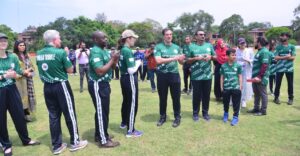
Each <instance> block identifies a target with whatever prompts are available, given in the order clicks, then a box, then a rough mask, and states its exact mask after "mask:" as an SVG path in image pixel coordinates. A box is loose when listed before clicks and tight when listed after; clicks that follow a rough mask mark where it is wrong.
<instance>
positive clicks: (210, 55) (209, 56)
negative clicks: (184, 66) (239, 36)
mask: <svg viewBox="0 0 300 156" xmlns="http://www.w3.org/2000/svg"><path fill="white" fill-rule="evenodd" d="M195 38H196V41H197V42H196V43H195V44H193V45H192V46H191V47H190V53H189V54H188V56H187V57H188V62H189V63H190V64H191V72H192V75H191V80H192V86H193V120H194V121H198V120H199V110H200V103H201V101H202V116H203V118H204V119H205V120H206V121H209V120H210V116H209V114H208V110H209V101H210V91H211V83H212V69H211V62H212V61H211V60H215V59H216V56H215V51H214V48H213V46H212V45H211V44H210V43H207V42H205V32H204V31H201V30H199V31H196V33H195Z"/></svg>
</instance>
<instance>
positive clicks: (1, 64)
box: [0, 52, 23, 88]
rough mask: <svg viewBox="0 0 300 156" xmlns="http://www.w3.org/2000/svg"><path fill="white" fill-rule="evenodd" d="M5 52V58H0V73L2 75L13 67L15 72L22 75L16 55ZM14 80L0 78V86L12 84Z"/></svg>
mask: <svg viewBox="0 0 300 156" xmlns="http://www.w3.org/2000/svg"><path fill="white" fill-rule="evenodd" d="M6 54H7V57H6V58H0V75H4V74H5V73H6V72H7V71H8V70H9V69H13V70H14V71H16V73H17V74H19V75H23V71H22V69H21V67H20V64H19V58H18V56H17V55H15V54H13V53H9V52H6ZM15 82H16V81H15V79H2V80H0V88H2V87H5V86H8V85H12V84H14V83H15Z"/></svg>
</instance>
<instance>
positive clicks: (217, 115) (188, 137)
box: [8, 51, 300, 156]
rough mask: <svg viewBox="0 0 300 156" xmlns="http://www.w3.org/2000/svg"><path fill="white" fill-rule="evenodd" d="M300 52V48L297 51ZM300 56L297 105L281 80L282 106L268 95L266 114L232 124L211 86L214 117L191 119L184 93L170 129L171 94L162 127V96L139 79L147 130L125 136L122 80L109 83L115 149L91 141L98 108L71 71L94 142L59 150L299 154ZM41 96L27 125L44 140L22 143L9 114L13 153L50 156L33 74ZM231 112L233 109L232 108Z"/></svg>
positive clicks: (89, 155)
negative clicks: (289, 100) (176, 119)
mask: <svg viewBox="0 0 300 156" xmlns="http://www.w3.org/2000/svg"><path fill="white" fill-rule="evenodd" d="M299 54H300V51H298V56H299ZM299 66H300V60H299V59H296V63H295V78H294V92H295V93H294V94H295V99H294V105H293V106H288V105H287V104H286V103H285V102H286V101H287V88H286V86H287V84H286V79H285V78H284V79H283V84H282V89H281V97H280V99H281V101H282V102H283V103H282V104H281V105H276V104H274V103H273V102H272V100H273V97H272V96H269V105H268V115H267V116H264V117H255V116H252V115H249V114H247V113H245V111H242V112H241V115H240V122H239V124H238V126H236V127H231V126H230V124H229V123H227V124H224V123H223V122H222V120H221V117H222V115H223V105H222V104H221V103H216V102H215V100H214V95H213V91H212V93H211V102H210V111H209V113H210V114H211V116H212V120H211V121H210V122H204V121H203V119H202V118H201V119H200V121H199V122H193V120H192V99H191V96H187V95H182V96H181V108H182V123H181V125H180V126H179V127H178V128H172V126H171V124H172V120H173V110H172V103H171V99H170V96H169V100H168V120H167V122H166V123H165V124H164V125H163V126H162V127H159V128H158V127H156V121H157V119H158V118H159V115H158V95H157V93H151V90H150V83H145V82H144V83H141V82H140V83H139V111H138V115H137V118H136V128H137V129H139V130H143V131H144V133H145V134H144V136H142V137H141V138H134V139H132V138H130V139H127V138H125V136H124V134H125V131H124V130H121V129H119V124H120V121H121V115H120V109H121V100H122V95H121V90H120V83H119V81H116V80H112V82H111V88H112V93H111V107H110V123H109V133H110V134H113V135H114V136H115V139H114V140H117V141H120V143H121V146H120V147H118V148H114V149H101V148H98V147H97V144H96V143H95V142H94V141H93V140H94V139H93V136H94V108H93V104H92V101H91V98H90V95H89V94H88V91H87V89H86V88H87V87H86V83H85V84H84V85H85V91H84V92H83V93H81V94H80V93H79V76H70V78H69V80H70V83H71V85H72V89H73V93H74V96H75V101H76V112H77V117H78V125H79V133H80V136H81V138H83V139H87V140H88V141H89V142H90V143H89V145H88V147H87V148H86V149H84V150H81V151H78V152H75V153H71V152H69V151H65V152H64V153H63V154H61V155H66V156H68V155H75V156H77V155H78V156H79V155H84V156H93V155H95V156H96V155H116V156H117V155H125V156H126V155H128V156H129V155H149V156H154V155H172V156H173V155H180V156H181V155H230V156H231V155H272V156H273V155H286V156H287V155H300V105H299V102H300V99H299V97H298V96H299V94H300V91H299V88H300V83H299V81H300V74H299V70H300V67H299ZM85 82H86V81H85ZM182 85H183V84H182ZM35 87H36V95H37V111H36V114H35V116H36V118H37V120H36V121H35V122H32V123H29V124H28V129H29V134H30V137H32V138H33V139H38V140H40V141H41V142H42V145H40V146H36V147H23V146H22V145H21V141H20V140H19V138H18V136H17V134H16V131H15V128H14V126H13V124H12V121H11V119H10V118H9V120H8V123H9V133H10V139H11V141H12V142H13V153H14V154H15V155H22V156H26V155H33V156H44V155H52V153H51V150H50V149H51V143H50V133H49V124H48V112H47V109H46V106H45V102H44V97H43V92H42V83H41V81H40V80H39V78H38V77H35ZM247 107H248V109H251V108H252V107H253V101H251V102H249V103H248V106H247ZM230 114H232V108H230ZM62 120H63V121H62V129H63V140H64V141H66V142H67V143H69V134H68V132H67V128H66V125H65V122H64V119H63V118H62Z"/></svg>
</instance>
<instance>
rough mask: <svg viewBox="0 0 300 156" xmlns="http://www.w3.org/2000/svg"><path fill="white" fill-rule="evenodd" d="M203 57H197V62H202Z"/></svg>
mask: <svg viewBox="0 0 300 156" xmlns="http://www.w3.org/2000/svg"><path fill="white" fill-rule="evenodd" d="M203 58H204V57H203V56H198V57H196V60H198V61H201V60H203Z"/></svg>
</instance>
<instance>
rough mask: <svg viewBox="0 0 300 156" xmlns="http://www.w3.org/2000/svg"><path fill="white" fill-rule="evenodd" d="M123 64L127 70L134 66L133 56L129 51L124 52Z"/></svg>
mask: <svg viewBox="0 0 300 156" xmlns="http://www.w3.org/2000/svg"><path fill="white" fill-rule="evenodd" d="M124 56H125V62H126V65H127V68H132V67H134V66H135V61H134V56H133V54H132V52H131V51H125V55H124Z"/></svg>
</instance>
